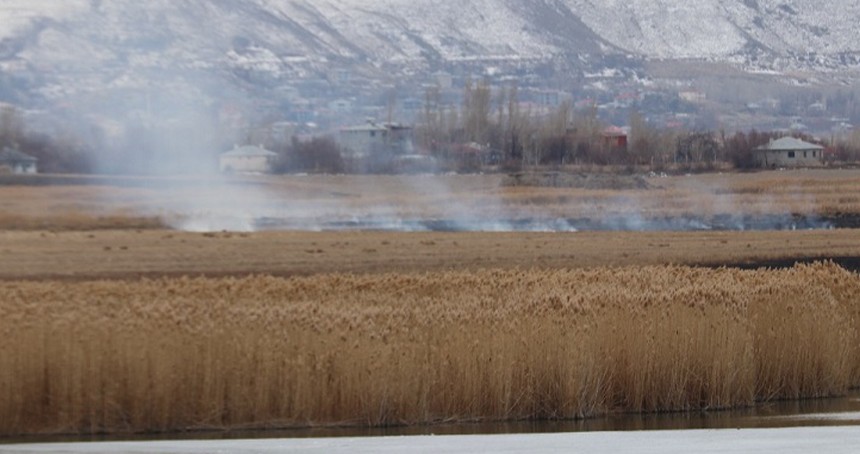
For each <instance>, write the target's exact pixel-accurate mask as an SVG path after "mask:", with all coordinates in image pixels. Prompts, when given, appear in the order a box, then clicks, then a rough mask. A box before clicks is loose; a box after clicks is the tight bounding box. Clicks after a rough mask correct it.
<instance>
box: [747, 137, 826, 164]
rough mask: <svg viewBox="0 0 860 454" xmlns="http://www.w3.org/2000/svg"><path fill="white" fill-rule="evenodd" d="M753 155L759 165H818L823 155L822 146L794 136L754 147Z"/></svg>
mask: <svg viewBox="0 0 860 454" xmlns="http://www.w3.org/2000/svg"><path fill="white" fill-rule="evenodd" d="M755 157H756V162H758V164H759V166H761V167H771V168H772V167H811V166H819V165H821V162H822V158H823V157H824V147H822V146H821V145H815V144H814V143H809V142H805V141H803V140H800V139H795V138H794V137H783V138H781V139H778V140H771V141H770V143H768V144H767V145H764V146H761V147H758V148H756V150H755Z"/></svg>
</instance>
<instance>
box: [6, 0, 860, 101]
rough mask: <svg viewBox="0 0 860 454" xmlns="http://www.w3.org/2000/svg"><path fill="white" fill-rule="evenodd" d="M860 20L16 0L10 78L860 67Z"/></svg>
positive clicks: (63, 84) (788, 5)
mask: <svg viewBox="0 0 860 454" xmlns="http://www.w3.org/2000/svg"><path fill="white" fill-rule="evenodd" d="M858 18H860V3H858V2H846V1H844V0H534V1H530V2H523V1H520V0H470V1H468V2H463V1H453V0H445V1H441V2H440V1H438V0H376V1H373V2H370V1H367V0H185V1H182V2H176V1H170V0H148V1H146V2H137V1H132V0H111V1H101V0H64V1H62V2H59V1H55V0H4V1H3V2H2V3H0V71H4V70H6V71H12V69H10V68H13V69H17V70H20V68H22V67H26V68H28V69H29V71H31V72H34V73H37V74H38V75H39V76H38V77H36V78H37V79H38V78H41V77H42V76H43V75H45V74H48V75H51V76H50V77H48V78H49V79H50V78H52V77H55V79H56V80H51V81H48V82H49V83H48V84H47V86H49V87H48V88H45V86H46V85H45V84H43V87H42V88H43V89H49V90H53V91H55V92H56V91H57V90H60V91H62V90H65V89H67V88H68V87H69V86H73V85H75V83H85V84H89V85H90V86H92V85H93V84H94V83H95V84H97V83H99V81H101V82H102V83H104V82H109V83H118V82H117V81H120V82H122V83H126V84H132V83H139V84H142V83H146V80H145V79H147V78H151V77H152V74H153V73H154V72H159V71H168V70H187V69H194V70H201V69H202V70H215V71H234V72H235V71H239V72H244V73H253V74H254V75H255V77H256V78H257V79H271V80H279V79H286V78H301V77H305V76H308V75H313V74H316V75H319V74H324V73H325V72H328V71H330V70H332V69H334V68H340V67H346V68H349V69H350V70H352V71H357V72H365V73H372V72H375V73H376V74H377V75H386V74H394V75H397V74H410V73H416V72H418V71H421V72H427V71H434V70H435V69H437V68H441V67H445V65H450V64H456V63H457V62H472V61H476V60H477V61H481V60H483V61H493V60H506V61H511V62H517V61H524V62H535V61H549V60H552V61H556V62H562V63H564V67H566V68H571V67H573V68H575V67H577V65H578V64H580V62H581V61H583V59H587V58H593V57H596V58H600V56H605V55H625V54H632V55H635V56H637V57H638V58H645V59H648V58H657V59H688V58H704V59H708V60H711V61H718V62H719V61H726V62H732V63H736V64H741V65H751V66H753V67H764V68H766V69H767V68H769V67H770V66H774V65H775V64H776V63H775V62H781V63H779V64H780V65H782V66H783V67H792V68H799V69H811V70H820V69H834V68H836V69H838V68H839V67H840V65H842V67H847V68H853V67H855V66H856V65H857V60H858V57H857V55H858V53H860V28H858V27H855V23H856V22H857V20H858ZM810 55H811V57H810ZM846 55H848V56H849V58H846ZM822 59H823V60H826V62H827V64H822V63H821V62H820V60H822ZM786 62H787V63H786ZM147 71H148V72H147ZM136 79H137V81H136V82H135V80H136Z"/></svg>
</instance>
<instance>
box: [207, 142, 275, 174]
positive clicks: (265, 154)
mask: <svg viewBox="0 0 860 454" xmlns="http://www.w3.org/2000/svg"><path fill="white" fill-rule="evenodd" d="M277 159H278V154H277V153H275V152H272V151H269V150H266V149H265V148H263V147H262V146H259V147H256V146H253V145H245V146H242V147H240V146H238V145H237V146H236V147H235V148H233V149H232V150H230V151H228V152H226V153H221V156H220V158H219V167H220V169H221V172H224V173H269V172H271V171H272V167H273V166H274V164H275V161H276V160H277Z"/></svg>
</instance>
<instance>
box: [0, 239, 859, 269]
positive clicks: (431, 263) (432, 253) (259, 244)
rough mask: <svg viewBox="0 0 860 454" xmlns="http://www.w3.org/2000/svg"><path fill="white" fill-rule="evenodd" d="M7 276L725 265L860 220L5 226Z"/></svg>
mask: <svg viewBox="0 0 860 454" xmlns="http://www.w3.org/2000/svg"><path fill="white" fill-rule="evenodd" d="M0 256H2V257H3V260H0V280H6V281H8V280H10V279H38V280H49V279H63V280H73V281H78V280H87V279H118V278H122V279H125V278H136V277H140V276H149V277H158V276H200V275H206V276H247V275H251V274H273V275H277V276H296V275H302V276H304V275H313V274H320V273H362V274H379V273H385V272H402V271H410V272H424V271H443V270H474V269H479V268H505V269H512V268H530V267H541V268H548V269H559V268H590V267H599V266H628V265H659V264H669V263H671V264H689V265H710V266H714V265H716V266H719V265H725V264H744V263H752V264H754V263H757V262H762V261H766V262H779V261H782V262H788V263H789V264H790V263H791V261H792V260H796V259H809V258H815V259H828V258H833V257H860V230H818V231H809V232H807V231H782V232H686V233H667V232H650V233H648V232H629V233H625V232H580V233H427V232H424V233H400V234H396V233H389V232H263V233H253V234H237V233H225V232H219V233H183V232H170V231H158V230H153V231H146V230H144V231H136V230H126V231H91V232H42V231H36V232H0Z"/></svg>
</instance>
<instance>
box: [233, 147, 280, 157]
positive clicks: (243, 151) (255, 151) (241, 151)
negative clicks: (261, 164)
mask: <svg viewBox="0 0 860 454" xmlns="http://www.w3.org/2000/svg"><path fill="white" fill-rule="evenodd" d="M277 155H278V154H277V153H275V152H272V151H269V150H266V149H265V148H263V147H257V146H254V145H245V146H241V147H240V146H236V148H234V149H232V150H230V151H228V152H226V153H221V156H277Z"/></svg>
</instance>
